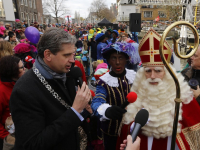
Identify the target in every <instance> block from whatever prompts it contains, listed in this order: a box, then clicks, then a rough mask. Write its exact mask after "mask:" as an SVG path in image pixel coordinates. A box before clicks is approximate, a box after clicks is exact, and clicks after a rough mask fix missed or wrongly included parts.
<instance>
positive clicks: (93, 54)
mask: <svg viewBox="0 0 200 150" xmlns="http://www.w3.org/2000/svg"><path fill="white" fill-rule="evenodd" d="M96 35H97V34H96V33H95V34H94V36H93V38H91V39H90V40H89V42H88V46H91V58H92V61H97V45H96V41H95V38H96Z"/></svg>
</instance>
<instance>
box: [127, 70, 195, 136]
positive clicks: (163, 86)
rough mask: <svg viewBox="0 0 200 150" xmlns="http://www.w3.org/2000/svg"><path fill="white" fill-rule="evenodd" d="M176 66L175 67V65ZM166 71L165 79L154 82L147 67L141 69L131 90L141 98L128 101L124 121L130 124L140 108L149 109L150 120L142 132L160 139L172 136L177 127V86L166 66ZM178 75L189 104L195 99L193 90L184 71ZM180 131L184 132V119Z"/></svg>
mask: <svg viewBox="0 0 200 150" xmlns="http://www.w3.org/2000/svg"><path fill="white" fill-rule="evenodd" d="M172 69H173V70H175V69H174V68H173V67H172ZM174 72H175V71H174ZM165 73H166V74H165V77H164V79H163V80H162V81H160V82H159V83H158V85H151V84H149V81H147V80H146V78H145V76H144V68H141V69H140V70H139V71H138V72H137V74H136V78H135V80H134V83H133V86H132V88H131V91H134V92H136V93H137V95H138V98H137V100H136V102H135V103H132V104H129V105H128V107H127V113H126V114H125V115H124V118H123V123H125V124H129V123H131V122H132V121H134V118H135V115H136V114H137V112H138V111H139V110H140V109H142V108H145V109H146V110H148V112H149V122H148V124H146V125H145V126H144V127H143V128H142V133H143V134H144V135H146V136H153V137H155V138H157V139H159V138H165V137H167V136H171V135H172V130H173V120H174V110H175V102H174V99H175V97H176V87H175V83H174V80H173V79H172V77H171V76H170V74H169V73H168V71H167V70H166V68H165ZM176 75H177V77H178V79H179V83H180V87H181V100H182V102H183V103H184V104H188V103H190V102H191V101H192V99H193V93H192V92H191V91H190V87H189V86H188V84H187V83H186V82H185V81H184V78H183V76H182V75H181V74H180V73H177V74H176ZM181 107H182V104H180V112H179V121H180V120H182V109H181ZM177 132H178V133H180V132H181V124H180V123H179V124H178V130H177Z"/></svg>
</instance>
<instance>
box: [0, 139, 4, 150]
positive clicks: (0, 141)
mask: <svg viewBox="0 0 200 150" xmlns="http://www.w3.org/2000/svg"><path fill="white" fill-rule="evenodd" d="M2 149H3V139H0V150H2Z"/></svg>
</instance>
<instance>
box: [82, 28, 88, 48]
mask: <svg viewBox="0 0 200 150" xmlns="http://www.w3.org/2000/svg"><path fill="white" fill-rule="evenodd" d="M82 40H83V46H84V50H88V46H87V43H88V34H87V31H83V36H82Z"/></svg>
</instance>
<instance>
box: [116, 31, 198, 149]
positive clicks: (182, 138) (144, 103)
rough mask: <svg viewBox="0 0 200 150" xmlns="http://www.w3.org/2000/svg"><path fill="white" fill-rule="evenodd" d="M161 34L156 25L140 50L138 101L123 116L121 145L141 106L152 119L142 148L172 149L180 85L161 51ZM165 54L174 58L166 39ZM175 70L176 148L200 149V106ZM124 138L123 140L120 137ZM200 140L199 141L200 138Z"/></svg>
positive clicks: (135, 88)
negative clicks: (177, 121)
mask: <svg viewBox="0 0 200 150" xmlns="http://www.w3.org/2000/svg"><path fill="white" fill-rule="evenodd" d="M160 38H161V37H160V35H159V34H158V33H157V32H155V31H154V30H153V29H150V30H149V31H148V33H147V34H146V35H145V36H144V37H143V39H142V40H141V42H140V44H139V54H140V57H141V60H142V65H143V67H142V68H140V69H139V70H138V72H137V74H136V78H135V80H134V82H133V85H132V87H131V91H134V92H136V93H137V101H136V102H135V103H132V104H129V105H128V106H127V113H125V115H124V117H123V123H124V124H125V125H124V126H123V128H122V130H121V133H120V138H119V139H118V145H119V144H121V143H122V141H123V140H124V139H125V138H126V137H127V133H130V130H129V128H130V126H131V123H132V122H133V121H134V120H135V116H136V114H137V112H138V111H139V110H140V109H143V108H145V109H146V110H148V112H149V120H148V123H147V124H146V125H145V126H144V127H142V129H141V132H140V134H139V137H140V138H141V145H140V149H141V150H169V149H170V147H171V138H172V131H173V120H174V115H175V114H174V110H175V102H174V100H175V98H176V86H175V83H174V80H173V78H172V77H171V75H170V74H169V72H168V71H167V69H166V68H165V67H164V64H163V62H162V60H161V57H160V53H159V41H160ZM163 48H164V56H165V59H166V60H167V62H168V63H169V62H170V58H171V48H170V46H169V45H168V43H167V42H166V41H165V42H164V45H163ZM171 68H172V69H173V71H174V72H175V74H176V76H177V78H178V80H179V83H180V88H181V97H180V98H181V100H182V103H181V104H180V112H179V116H178V118H179V123H178V127H177V136H176V148H175V150H192V149H195V150H197V149H199V146H200V143H199V141H200V137H199V136H198V135H199V134H200V117H199V114H200V107H199V105H198V103H197V101H196V100H195V98H193V93H192V91H191V88H190V87H189V85H188V84H187V82H186V81H184V77H183V76H182V75H181V74H180V73H176V70H175V68H174V67H172V66H171ZM120 140H121V141H120ZM197 141H198V142H197Z"/></svg>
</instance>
